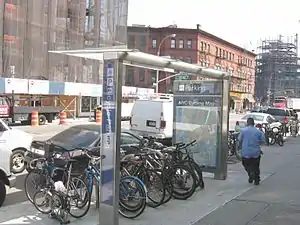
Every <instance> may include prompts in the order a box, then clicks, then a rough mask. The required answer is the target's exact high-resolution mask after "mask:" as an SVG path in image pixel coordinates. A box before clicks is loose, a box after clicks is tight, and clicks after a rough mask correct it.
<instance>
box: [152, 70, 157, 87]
mask: <svg viewBox="0 0 300 225" xmlns="http://www.w3.org/2000/svg"><path fill="white" fill-rule="evenodd" d="M151 81H152V85H153V84H154V83H156V71H154V70H152V71H151Z"/></svg>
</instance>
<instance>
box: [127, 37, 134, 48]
mask: <svg viewBox="0 0 300 225" xmlns="http://www.w3.org/2000/svg"><path fill="white" fill-rule="evenodd" d="M128 48H135V36H134V35H129V37H128Z"/></svg>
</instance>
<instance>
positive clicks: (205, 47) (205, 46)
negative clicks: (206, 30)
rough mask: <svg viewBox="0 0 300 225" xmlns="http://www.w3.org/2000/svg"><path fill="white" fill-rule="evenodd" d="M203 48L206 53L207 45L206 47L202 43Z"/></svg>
mask: <svg viewBox="0 0 300 225" xmlns="http://www.w3.org/2000/svg"><path fill="white" fill-rule="evenodd" d="M203 48H204V51H206V50H207V45H206V43H204V46H203Z"/></svg>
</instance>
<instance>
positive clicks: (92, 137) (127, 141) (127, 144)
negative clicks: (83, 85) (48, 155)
mask: <svg viewBox="0 0 300 225" xmlns="http://www.w3.org/2000/svg"><path fill="white" fill-rule="evenodd" d="M100 137H101V130H100V128H99V125H96V124H85V125H76V126H73V127H70V128H68V129H66V130H64V131H62V132H60V133H58V134H56V135H55V136H53V137H51V138H50V139H49V140H50V141H51V142H52V143H53V144H55V147H56V148H57V151H61V152H65V153H66V154H71V156H76V151H77V150H74V148H80V147H83V148H93V150H94V151H99V154H100V149H99V147H100V145H101V139H100ZM141 140H142V137H139V136H137V135H135V134H134V133H132V132H131V131H130V130H122V131H121V143H120V145H121V148H122V150H123V151H125V152H127V153H131V152H136V151H137V150H138V147H139V145H140V143H141ZM44 144H45V142H44V141H33V142H32V145H31V147H30V149H29V150H28V151H27V152H26V154H25V161H26V163H27V164H28V163H29V162H30V161H31V160H32V159H35V158H40V157H43V156H44V152H45V151H44ZM106 159H109V157H106ZM27 170H28V171H30V168H29V167H27Z"/></svg>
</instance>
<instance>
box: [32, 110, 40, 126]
mask: <svg viewBox="0 0 300 225" xmlns="http://www.w3.org/2000/svg"><path fill="white" fill-rule="evenodd" d="M38 125H39V112H38V111H32V112H31V126H33V127H37V126H38Z"/></svg>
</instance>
